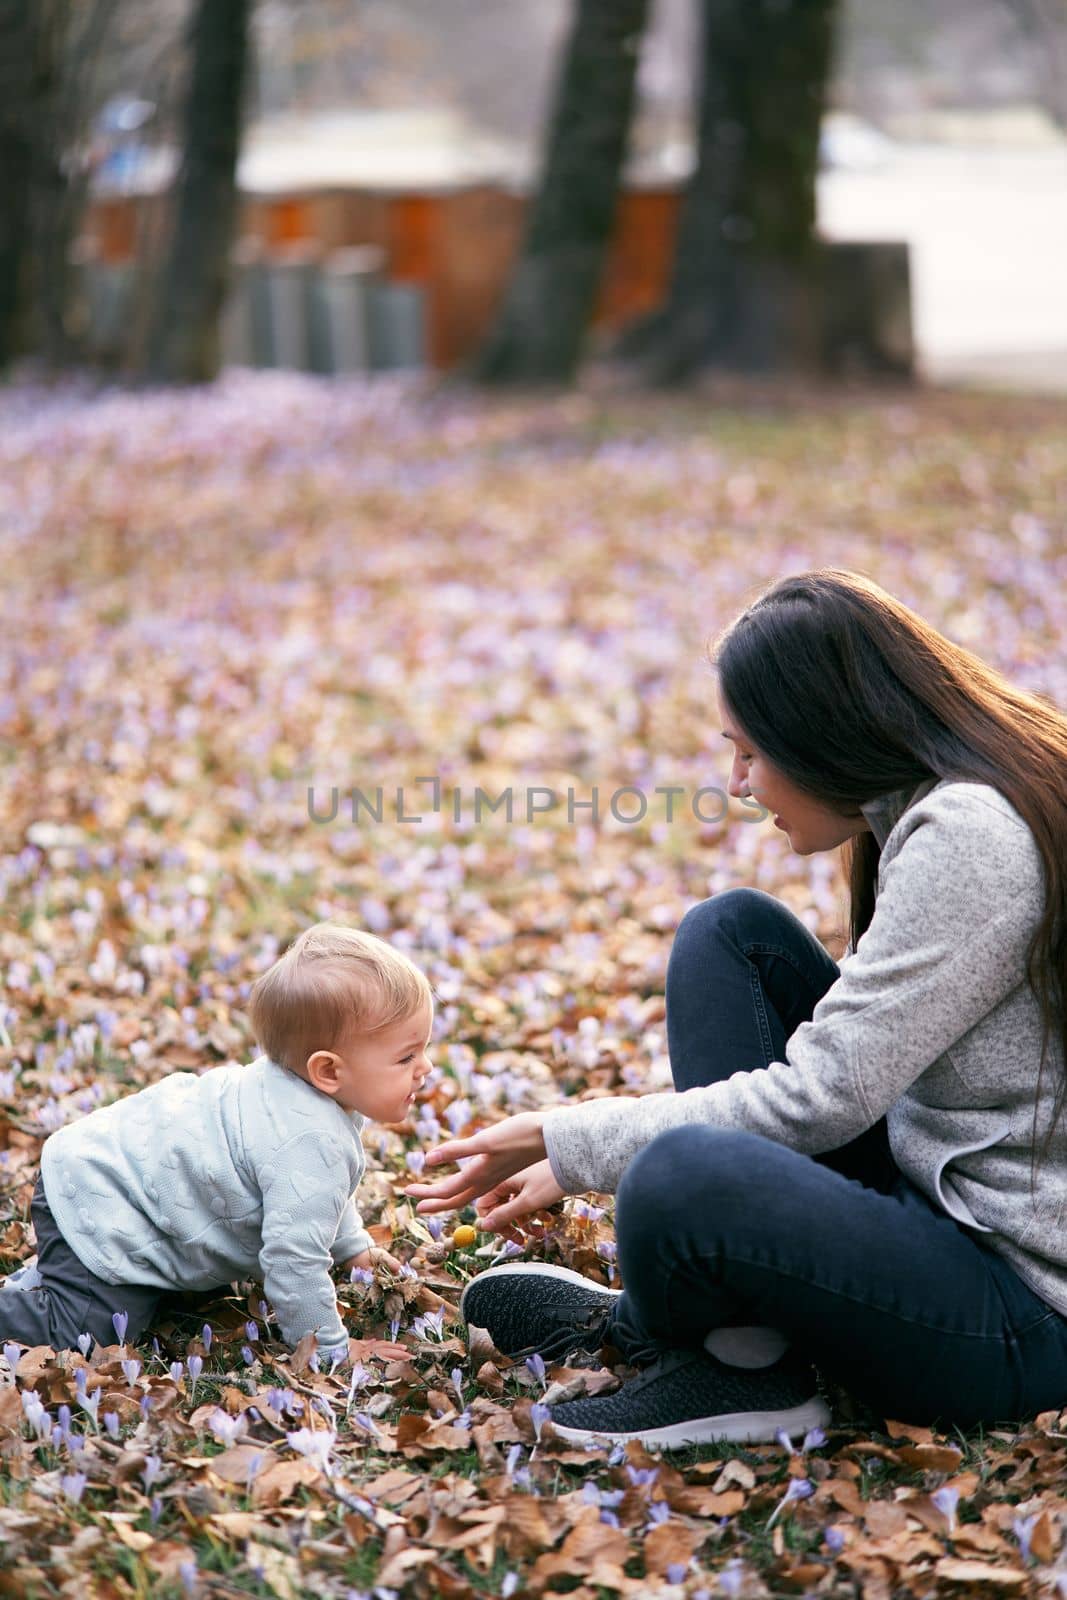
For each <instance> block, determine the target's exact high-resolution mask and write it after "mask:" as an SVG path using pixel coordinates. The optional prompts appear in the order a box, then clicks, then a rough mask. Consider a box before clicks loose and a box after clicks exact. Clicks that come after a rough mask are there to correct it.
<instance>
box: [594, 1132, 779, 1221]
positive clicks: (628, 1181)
mask: <svg viewBox="0 0 1067 1600" xmlns="http://www.w3.org/2000/svg"><path fill="white" fill-rule="evenodd" d="M780 1149H781V1146H779V1145H776V1144H775V1142H774V1140H773V1139H767V1138H765V1137H764V1136H763V1135H762V1134H759V1133H748V1132H745V1131H744V1130H742V1129H739V1128H716V1127H711V1126H709V1125H707V1124H705V1123H686V1124H684V1125H682V1126H681V1127H677V1128H667V1129H665V1131H664V1132H663V1133H660V1134H657V1135H656V1137H655V1138H654V1139H652V1140H651V1141H650V1142H649V1143H648V1144H647V1145H645V1147H644V1149H643V1150H639V1151H638V1153H637V1154H636V1155H635V1156H634V1158H633V1160H632V1161H631V1162H630V1163H629V1165H628V1166H627V1168H626V1171H625V1172H624V1173H623V1175H622V1179H621V1181H620V1183H619V1188H618V1193H617V1196H616V1209H617V1211H630V1210H632V1209H634V1208H636V1209H638V1210H642V1211H650V1212H655V1213H656V1215H658V1216H659V1217H661V1218H662V1217H663V1215H664V1214H665V1213H668V1212H670V1211H671V1210H673V1209H674V1208H676V1207H677V1208H679V1209H681V1210H683V1211H691V1210H692V1209H693V1208H694V1207H704V1206H706V1205H707V1204H708V1203H709V1202H714V1201H715V1200H718V1201H720V1202H722V1201H725V1200H726V1198H727V1196H728V1194H730V1193H731V1192H743V1193H744V1195H745V1196H746V1199H748V1200H751V1199H753V1198H755V1196H756V1195H757V1193H758V1191H759V1189H760V1188H761V1186H762V1183H763V1181H764V1178H765V1175H766V1174H767V1168H768V1166H769V1165H770V1164H772V1163H773V1157H774V1154H775V1153H776V1152H778V1151H779V1150H780ZM768 1181H773V1180H768Z"/></svg>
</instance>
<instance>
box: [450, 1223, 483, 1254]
mask: <svg viewBox="0 0 1067 1600" xmlns="http://www.w3.org/2000/svg"><path fill="white" fill-rule="evenodd" d="M477 1237H478V1230H477V1228H472V1227H471V1225H470V1223H469V1222H464V1223H461V1224H460V1226H459V1227H458V1228H457V1229H456V1231H455V1233H454V1234H453V1235H452V1243H453V1244H454V1245H455V1247H456V1249H457V1250H466V1248H467V1246H468V1245H469V1244H474V1242H475V1240H476V1239H477Z"/></svg>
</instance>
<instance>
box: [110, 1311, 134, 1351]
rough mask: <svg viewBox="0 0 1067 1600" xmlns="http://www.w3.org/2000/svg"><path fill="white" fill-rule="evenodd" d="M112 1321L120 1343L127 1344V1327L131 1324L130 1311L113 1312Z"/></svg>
mask: <svg viewBox="0 0 1067 1600" xmlns="http://www.w3.org/2000/svg"><path fill="white" fill-rule="evenodd" d="M111 1323H112V1326H113V1328H114V1329H115V1337H116V1338H117V1339H118V1341H119V1344H125V1343H126V1329H127V1328H128V1327H129V1325H130V1314H129V1312H128V1311H116V1312H115V1313H114V1314H113V1316H112V1318H111Z"/></svg>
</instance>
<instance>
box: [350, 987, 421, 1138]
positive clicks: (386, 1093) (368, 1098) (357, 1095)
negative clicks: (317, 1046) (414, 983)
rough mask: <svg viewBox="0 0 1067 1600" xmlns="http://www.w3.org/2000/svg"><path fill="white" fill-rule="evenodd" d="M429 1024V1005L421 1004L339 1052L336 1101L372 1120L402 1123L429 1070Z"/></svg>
mask: <svg viewBox="0 0 1067 1600" xmlns="http://www.w3.org/2000/svg"><path fill="white" fill-rule="evenodd" d="M432 1028H433V1008H432V1007H431V1006H430V1005H429V1004H426V1005H424V1006H422V1007H421V1008H420V1010H418V1011H416V1012H415V1013H414V1014H413V1015H412V1016H410V1017H405V1018H404V1019H403V1020H402V1021H400V1022H394V1023H392V1024H391V1025H390V1026H389V1027H388V1028H382V1029H381V1031H380V1032H379V1033H366V1034H362V1035H360V1036H359V1037H357V1038H356V1039H355V1040H354V1041H353V1042H352V1043H351V1044H350V1045H348V1046H346V1048H345V1049H344V1050H343V1051H339V1052H338V1054H339V1057H340V1062H341V1065H340V1067H339V1069H338V1078H339V1083H340V1087H339V1089H338V1092H337V1094H336V1096H335V1099H336V1100H337V1103H338V1105H341V1106H344V1108H345V1110H346V1111H359V1112H361V1113H362V1114H363V1116H365V1117H369V1118H370V1119H371V1121H372V1122H402V1121H403V1120H404V1118H405V1117H406V1116H407V1114H408V1112H409V1111H410V1110H411V1107H412V1105H413V1103H414V1100H415V1095H416V1093H417V1092H418V1090H419V1089H421V1087H422V1084H423V1081H424V1080H425V1078H426V1075H427V1073H428V1072H429V1070H430V1065H431V1063H430V1057H429V1054H428V1051H429V1044H430V1033H431V1030H432Z"/></svg>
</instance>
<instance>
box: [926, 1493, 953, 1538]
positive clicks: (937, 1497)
mask: <svg viewBox="0 0 1067 1600" xmlns="http://www.w3.org/2000/svg"><path fill="white" fill-rule="evenodd" d="M959 1499H960V1492H959V1490H958V1489H950V1488H949V1487H948V1485H947V1484H946V1485H945V1487H944V1488H942V1489H935V1490H934V1492H933V1494H932V1495H931V1496H930V1500H931V1502H932V1503H933V1504H934V1505H935V1506H936V1507H937V1509H938V1510H939V1511H940V1513H941V1515H942V1516H943V1517H944V1519H945V1521H946V1522H947V1523H948V1531H949V1533H950V1534H952V1533H955V1531H956V1507H957V1505H958V1504H959Z"/></svg>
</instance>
